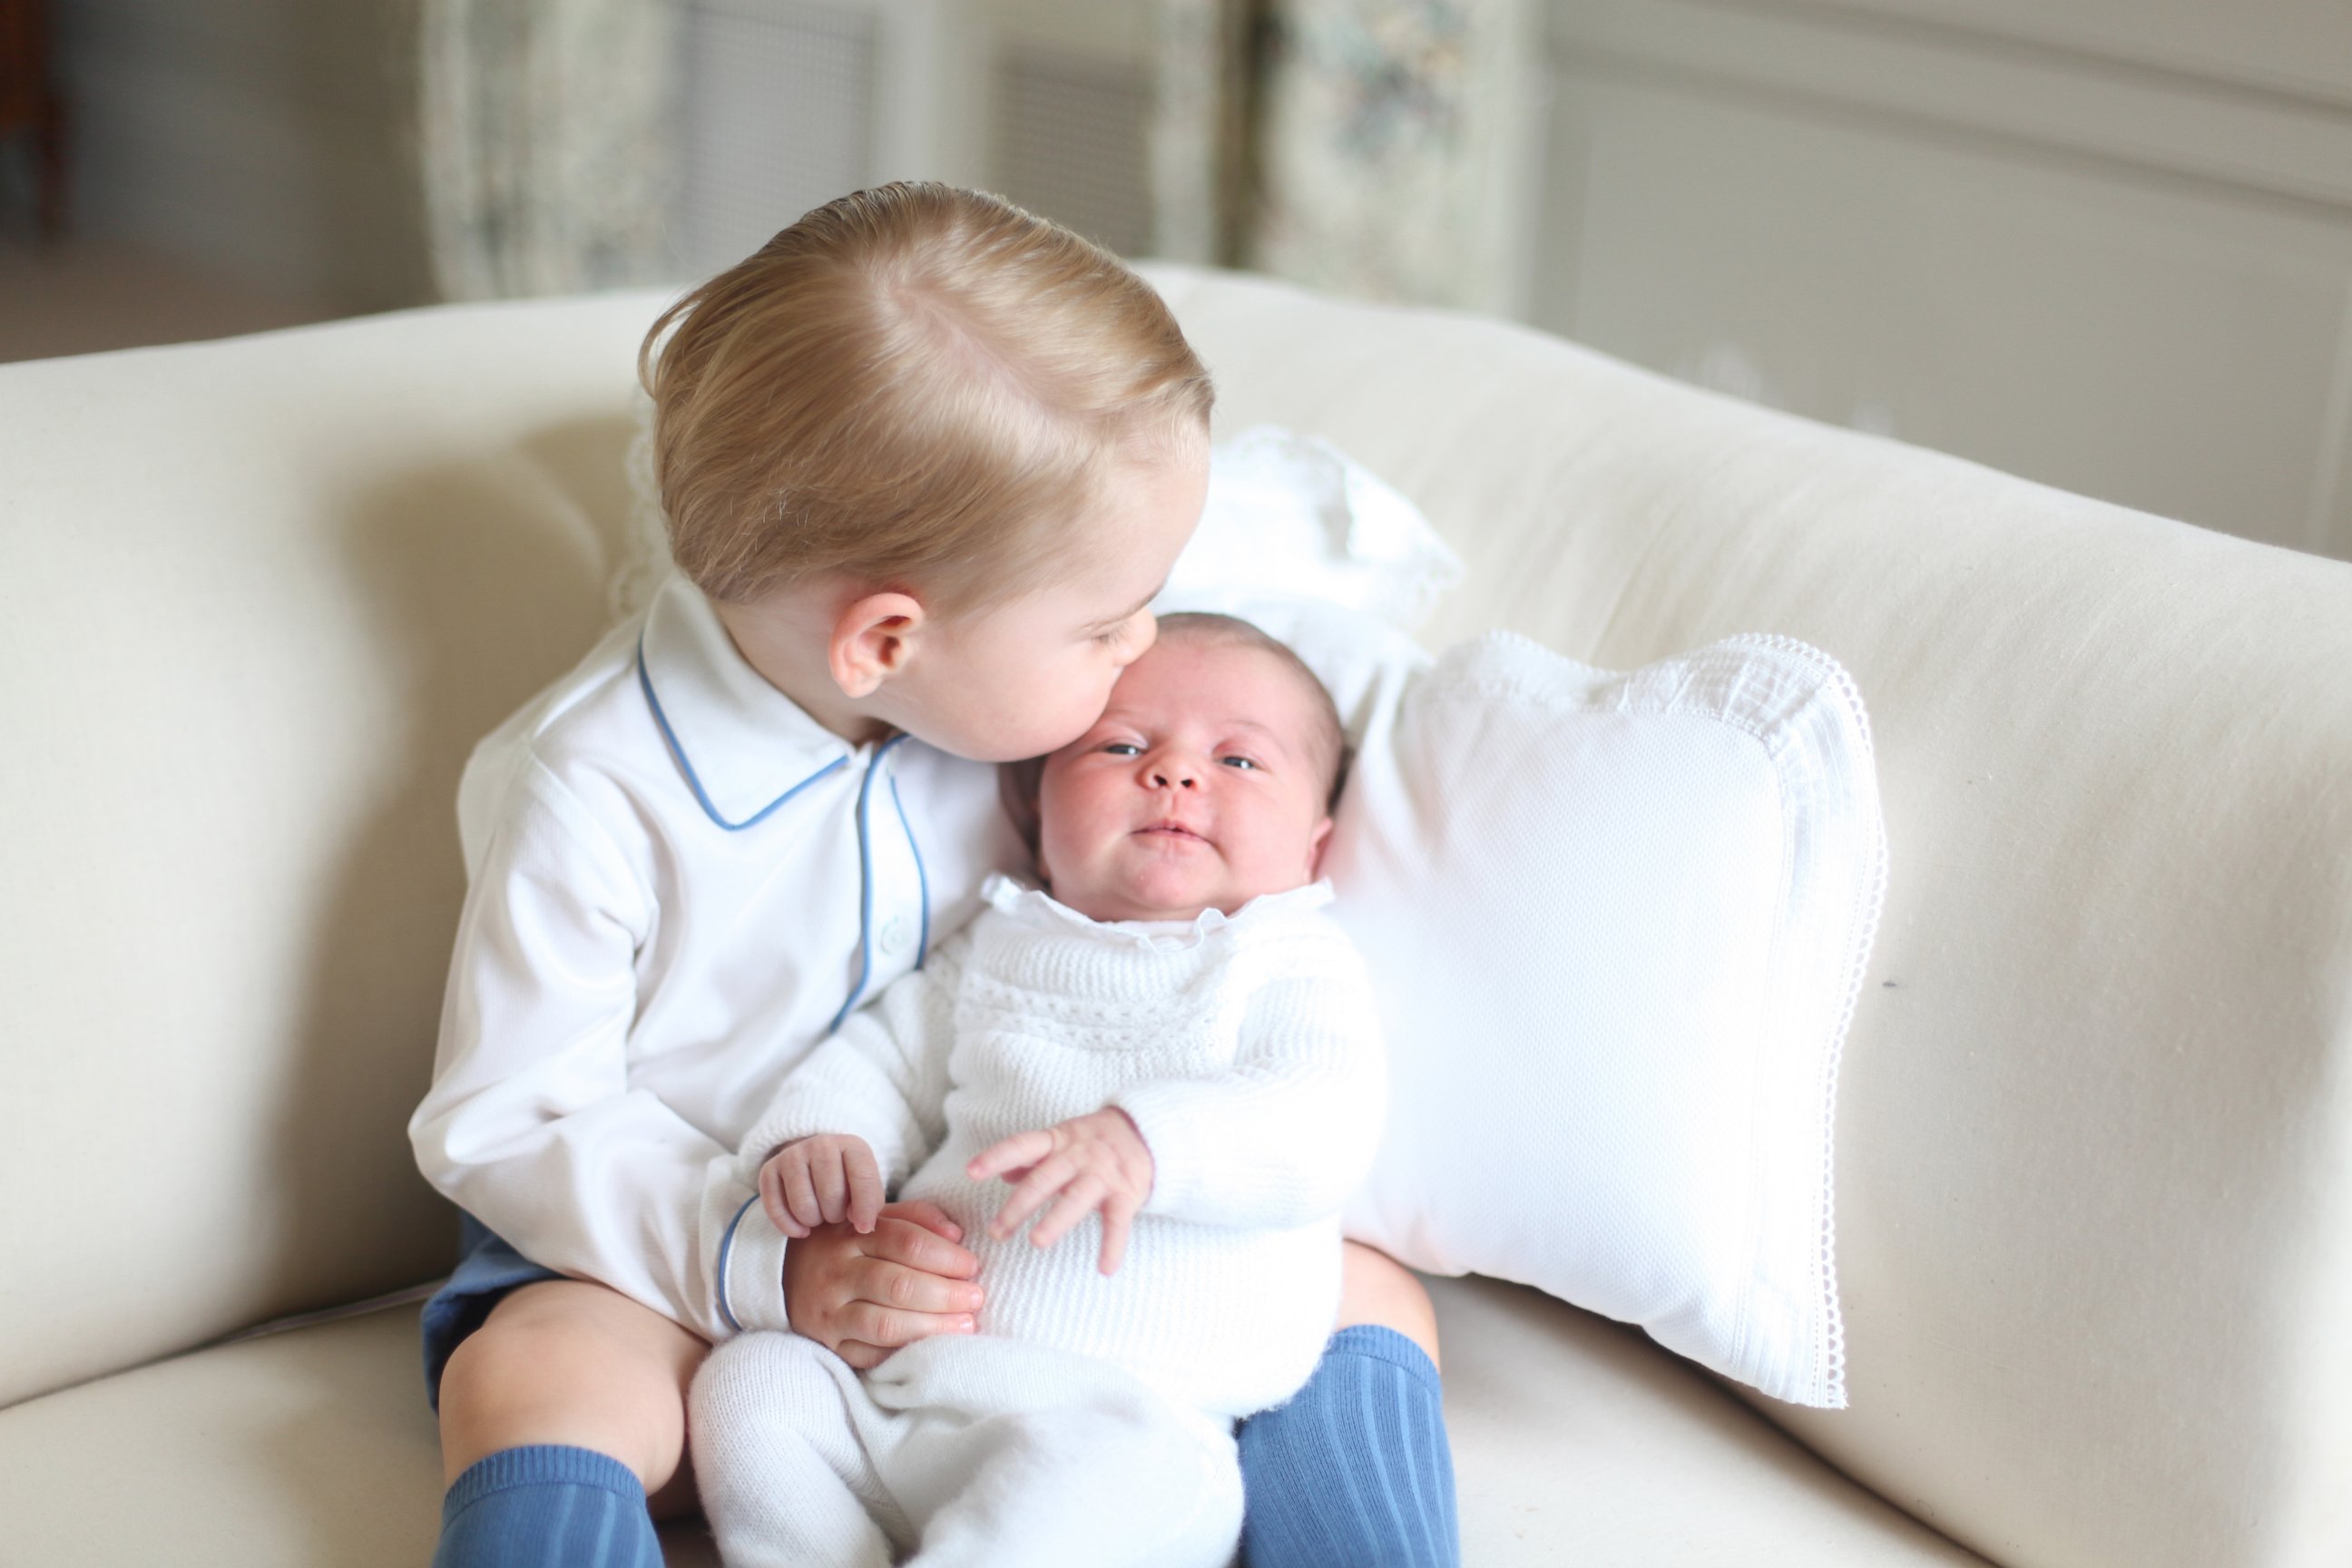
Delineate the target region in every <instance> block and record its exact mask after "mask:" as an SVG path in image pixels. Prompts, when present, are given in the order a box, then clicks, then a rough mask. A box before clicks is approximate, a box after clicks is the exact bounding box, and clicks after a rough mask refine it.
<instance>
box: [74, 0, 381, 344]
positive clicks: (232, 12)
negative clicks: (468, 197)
mask: <svg viewBox="0 0 2352 1568" xmlns="http://www.w3.org/2000/svg"><path fill="white" fill-rule="evenodd" d="M57 13H58V30H59V33H60V39H59V57H60V58H59V64H60V67H61V74H62V75H63V77H64V79H65V83H66V88H67V90H68V94H69V95H70V100H71V105H72V110H73V113H74V127H75V142H74V164H75V173H74V202H75V222H76V225H77V226H78V227H79V228H81V229H82V230H84V231H86V232H89V233H93V234H100V235H107V236H111V237H119V238H125V239H132V240H137V241H140V242H142V243H144V244H147V245H150V246H152V247H156V248H158V249H162V250H165V251H168V252H171V253H172V254H173V255H176V256H178V257H181V258H184V259H186V260H188V261H190V262H193V263H194V264H196V265H198V266H201V267H204V268H208V269H210V270H212V271H215V272H217V273H219V274H221V275H223V276H224V277H227V278H232V279H236V280H237V281H239V282H242V283H245V284H247V285H248V286H250V287H253V288H256V289H267V290H269V291H271V292H273V293H277V294H281V295H285V296H288V297H290V298H296V299H299V300H305V301H309V302H311V303H314V304H316V305H317V306H319V307H320V308H321V309H325V310H352V311H357V310H380V309H383V308H385V307H388V306H393V305H401V304H407V303H412V302H415V301H416V300H421V299H423V298H425V294H426V291H427V282H426V278H425V259H424V245H423V235H422V228H421V223H420V218H419V216H418V215H419V206H418V201H417V196H416V184H415V172H414V169H415V164H414V160H413V158H412V157H411V155H410V153H409V142H408V137H409V132H408V127H409V125H410V123H411V114H412V111H411V104H412V103H413V101H414V97H415V90H414V81H415V77H414V74H413V65H412V61H413V60H414V58H415V47H414V42H413V38H414V27H415V0H58V3H57Z"/></svg>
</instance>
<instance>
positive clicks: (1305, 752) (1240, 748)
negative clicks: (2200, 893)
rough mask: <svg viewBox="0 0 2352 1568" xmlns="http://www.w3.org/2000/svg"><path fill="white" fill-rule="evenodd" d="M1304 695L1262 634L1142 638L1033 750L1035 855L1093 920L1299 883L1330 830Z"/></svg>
mask: <svg viewBox="0 0 2352 1568" xmlns="http://www.w3.org/2000/svg"><path fill="white" fill-rule="evenodd" d="M1316 733H1317V718H1316V708H1315V705H1314V700H1313V699H1312V698H1311V697H1310V695H1309V694H1308V693H1307V691H1306V690H1305V689H1303V687H1302V677H1300V676H1299V675H1298V674H1297V672H1296V671H1295V670H1292V669H1290V668H1287V667H1286V665H1285V664H1284V663H1283V662H1282V661H1280V660H1279V659H1277V658H1275V657H1274V656H1273V655H1271V654H1268V653H1266V652H1265V651H1264V650H1263V649H1260V648H1254V647H1247V646H1245V645H1234V644H1227V643H1221V642H1217V641H1214V640H1211V639H1205V638H1202V639H1195V638H1192V637H1184V638H1180V639H1178V640H1177V641H1175V642H1172V643H1169V642H1162V643H1160V644H1157V645H1156V646H1154V647H1152V649H1151V650H1150V652H1149V653H1147V654H1145V655H1144V656H1143V657H1142V658H1139V659H1138V660H1136V662H1135V663H1133V664H1132V665H1129V667H1128V668H1127V670H1126V672H1125V673H1124V674H1122V675H1121V676H1120V677H1119V679H1118V685H1117V686H1115V687H1113V688H1112V689H1111V694H1110V705H1109V706H1108V708H1106V709H1105V710H1103V715H1102V717H1101V718H1100V719H1098V720H1097V721H1095V724H1094V727H1093V728H1092V729H1090V730H1088V731H1087V732H1086V733H1085V734H1083V735H1081V736H1079V737H1078V738H1077V739H1076V741H1074V742H1071V743H1070V744H1069V745H1067V746H1066V747H1064V748H1063V749H1062V750H1060V751H1058V752H1055V753H1054V754H1053V755H1052V756H1051V757H1049V758H1047V759H1046V762H1045V775H1044V778H1043V780H1042V782H1041V784H1040V786H1039V790H1038V801H1037V808H1038V817H1039V831H1038V860H1039V862H1040V868H1041V869H1042V870H1043V871H1044V872H1045V879H1046V882H1047V884H1048V886H1049V887H1050V888H1051V889H1052V891H1053V895H1054V897H1055V899H1057V900H1060V901H1061V902H1062V903H1064V904H1066V905H1068V906H1069V907H1070V908H1071V909H1074V910H1077V911H1078V912H1079V913H1080V914H1083V915H1087V916H1090V917H1092V918H1093V919H1095V920H1098V921H1163V920H1191V919H1192V918H1193V917H1194V916H1196V915H1198V914H1200V913H1201V912H1202V910H1211V909H1214V910H1223V912H1225V913H1226V914H1231V913H1233V912H1234V910H1238V909H1240V908H1241V907H1242V906H1243V905H1244V904H1245V903H1247V902H1249V900H1252V899H1254V898H1256V897H1257V896H1259V895H1260V894H1262V893H1277V892H1282V891H1284V890H1286V889H1291V888H1297V887H1303V886H1305V885H1306V884H1307V883H1308V882H1310V881H1312V880H1313V879H1314V877H1315V869H1316V866H1317V863H1318V861H1319V860H1320V859H1321V858H1322V852H1323V842H1324V840H1325V839H1326V838H1327V837H1329V836H1330V832H1331V818H1330V816H1329V815H1328V813H1327V811H1326V810H1325V804H1326V801H1325V797H1326V794H1327V791H1328V780H1327V779H1326V778H1325V777H1324V773H1323V770H1322V768H1321V766H1320V765H1318V758H1317V757H1316V755H1315V739H1314V737H1315V735H1316Z"/></svg>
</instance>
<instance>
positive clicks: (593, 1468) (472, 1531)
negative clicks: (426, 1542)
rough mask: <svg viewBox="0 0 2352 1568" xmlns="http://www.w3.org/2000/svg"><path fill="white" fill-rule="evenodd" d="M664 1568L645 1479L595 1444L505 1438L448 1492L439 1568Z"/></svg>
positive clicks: (435, 1567)
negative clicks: (518, 1442) (523, 1443)
mask: <svg viewBox="0 0 2352 1568" xmlns="http://www.w3.org/2000/svg"><path fill="white" fill-rule="evenodd" d="M525 1565H528V1568H662V1553H661V1542H658V1541H656V1540H655V1539H654V1521H653V1520H652V1519H651V1518H650V1517H649V1516H647V1514H646V1489H645V1488H644V1487H643V1486H642V1485H640V1484H639V1483H638V1480H637V1478H636V1476H635V1473H633V1472H632V1471H631V1470H630V1468H628V1466H626V1465H625V1464H623V1463H621V1461H620V1460H618V1459H615V1458H611V1457H610V1456H608V1455H604V1454H599V1453H597V1452H596V1451H595V1450H594V1449H593V1448H564V1447H555V1446H553V1445H549V1444H542V1445H539V1446H537V1447H528V1448H506V1449H502V1450H500V1451H499V1452H498V1453H495V1454H492V1455H491V1456H490V1457H489V1458H486V1459H483V1460H480V1461H478V1463H476V1464H474V1465H471V1466H469V1467H467V1470H466V1473H465V1474H464V1475H462V1476H459V1477H458V1478H457V1480H456V1481H454V1482H452V1483H451V1485H450V1487H449V1495H448V1496H446V1497H445V1498H443V1499H442V1500H441V1545H440V1549H439V1550H438V1551H436V1552H434V1553H433V1568H525Z"/></svg>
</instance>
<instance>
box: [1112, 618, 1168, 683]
mask: <svg viewBox="0 0 2352 1568" xmlns="http://www.w3.org/2000/svg"><path fill="white" fill-rule="evenodd" d="M1136 615H1137V616H1138V617H1139V624H1138V626H1136V628H1135V630H1134V631H1132V632H1130V633H1129V634H1128V636H1127V637H1126V639H1125V640H1124V641H1122V642H1121V643H1120V645H1119V658H1118V667H1119V668H1121V669H1125V668H1127V667H1128V666H1129V665H1130V664H1133V663H1134V662H1135V661H1136V660H1137V659H1139V658H1142V657H1143V656H1144V655H1145V654H1147V653H1150V651H1151V645H1152V644H1153V643H1156V642H1158V641H1159V640H1160V621H1159V619H1158V617H1156V616H1153V615H1152V613H1151V612H1150V610H1138V611H1136Z"/></svg>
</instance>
